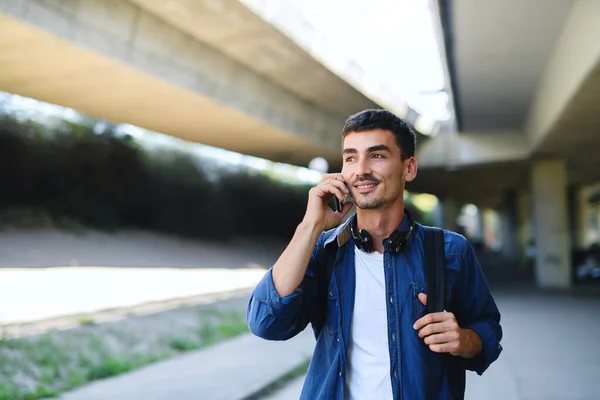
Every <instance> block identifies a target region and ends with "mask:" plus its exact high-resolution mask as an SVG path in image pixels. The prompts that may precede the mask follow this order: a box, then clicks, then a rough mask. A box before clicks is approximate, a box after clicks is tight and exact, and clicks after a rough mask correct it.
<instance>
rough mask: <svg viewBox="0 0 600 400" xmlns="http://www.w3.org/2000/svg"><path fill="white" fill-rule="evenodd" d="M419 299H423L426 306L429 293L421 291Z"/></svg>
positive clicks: (422, 301)
mask: <svg viewBox="0 0 600 400" xmlns="http://www.w3.org/2000/svg"><path fill="white" fill-rule="evenodd" d="M419 300H421V303H423V305H424V306H426V305H427V295H426V294H425V293H419Z"/></svg>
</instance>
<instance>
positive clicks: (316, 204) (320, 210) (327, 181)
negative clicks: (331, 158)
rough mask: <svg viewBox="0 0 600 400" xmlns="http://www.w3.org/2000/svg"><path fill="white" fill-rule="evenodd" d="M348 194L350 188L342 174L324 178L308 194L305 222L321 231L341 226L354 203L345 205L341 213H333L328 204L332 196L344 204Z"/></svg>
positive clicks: (328, 175)
mask: <svg viewBox="0 0 600 400" xmlns="http://www.w3.org/2000/svg"><path fill="white" fill-rule="evenodd" d="M348 194H349V191H348V187H347V186H346V183H345V181H344V178H343V176H342V174H327V175H325V176H323V178H322V179H321V181H320V182H319V184H318V185H316V186H314V187H313V188H311V189H310V191H309V192H308V204H307V206H306V214H305V215H304V221H303V222H304V223H307V224H310V225H312V226H315V227H316V228H317V229H318V230H319V231H325V230H327V229H331V228H333V227H334V226H337V225H339V224H340V223H341V222H342V219H343V218H344V217H345V216H346V214H348V211H350V210H351V209H352V203H350V202H348V203H345V204H344V205H343V206H342V211H341V212H335V211H333V210H332V209H331V208H330V207H329V205H328V203H329V200H330V199H331V196H336V197H337V198H338V199H339V200H340V202H343V201H344V199H346V197H347V196H348Z"/></svg>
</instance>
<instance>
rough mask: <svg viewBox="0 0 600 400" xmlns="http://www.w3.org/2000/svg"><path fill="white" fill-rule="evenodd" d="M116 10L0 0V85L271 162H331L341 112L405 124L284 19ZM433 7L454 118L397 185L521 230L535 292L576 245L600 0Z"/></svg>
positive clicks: (166, 6) (595, 173) (229, 8)
mask: <svg viewBox="0 0 600 400" xmlns="http://www.w3.org/2000/svg"><path fill="white" fill-rule="evenodd" d="M263 3H265V4H266V3H269V2H268V1H266V0H265V1H263ZM116 4H117V3H113V2H109V1H108V0H90V1H85V2H83V1H76V0H21V1H12V0H0V12H1V14H0V27H1V29H2V35H0V65H2V69H1V70H0V90H6V91H9V92H12V93H17V94H21V95H24V96H28V97H33V98H37V99H40V100H44V101H48V102H51V103H55V104H60V105H65V106H68V107H72V108H75V109H77V110H79V111H81V112H84V113H87V114H89V115H91V116H93V117H97V118H105V119H108V120H111V121H114V122H124V123H131V124H134V125H138V126H141V127H144V128H147V129H151V130H154V131H159V132H164V133H167V134H170V135H173V136H177V137H181V138H184V139H187V140H191V141H198V142H202V143H206V144H211V145H214V146H218V147H222V148H226V149H230V150H234V151H238V152H241V153H245V154H251V155H256V156H259V157H265V158H269V159H271V160H274V161H281V162H287V163H292V164H297V165H306V164H307V163H308V161H309V160H310V159H311V158H313V157H315V156H325V157H326V158H327V159H328V160H329V161H330V164H333V165H334V168H335V167H336V163H338V162H339V158H340V157H339V143H340V137H339V131H340V128H341V123H342V121H343V120H344V119H345V118H346V117H347V116H348V115H349V114H352V113H354V112H356V111H359V110H361V109H364V108H370V107H376V106H378V105H382V106H385V107H389V108H392V109H393V110H394V111H397V112H398V113H399V114H400V115H401V116H402V117H405V118H407V119H408V120H409V121H410V122H412V123H415V122H416V121H418V118H419V114H418V113H417V112H416V111H415V110H413V109H411V108H410V107H407V106H406V104H402V103H401V102H398V101H394V99H392V101H390V100H389V98H387V97H386V96H378V95H377V93H374V92H373V91H372V90H367V89H365V87H367V86H368V87H369V88H372V87H373V85H361V82H360V81H356V80H352V79H348V78H347V77H346V76H344V77H340V74H339V71H338V74H336V73H333V72H331V70H330V69H329V68H326V67H325V66H323V65H322V64H321V63H319V62H318V61H316V59H315V58H314V57H313V56H312V54H313V53H311V52H310V49H308V48H306V46H304V47H301V46H300V45H299V44H298V42H299V41H297V40H293V39H292V38H291V37H290V36H287V35H284V34H283V33H282V32H281V31H280V30H278V29H276V28H275V27H274V24H272V23H273V22H274V20H273V18H275V19H277V18H281V15H275V16H273V15H270V18H271V19H269V18H266V17H265V16H263V17H259V16H258V15H257V13H255V12H252V11H251V10H250V9H248V8H247V7H246V6H245V5H244V4H242V3H241V2H239V1H238V0H213V1H209V0H185V1H183V0H180V1H177V2H163V1H153V0H128V1H121V2H118V5H116ZM431 6H432V11H433V13H434V16H435V21H436V28H437V31H438V35H439V41H440V44H441V46H440V48H441V58H442V60H443V62H444V64H445V66H446V75H447V79H446V80H447V83H448V87H447V88H446V90H447V92H448V93H449V95H450V99H451V101H450V108H451V111H452V113H453V118H452V119H451V120H449V121H445V122H442V123H440V129H439V130H440V133H439V134H438V135H437V136H436V137H434V138H433V139H425V140H421V143H420V146H419V150H418V158H419V160H420V169H419V175H418V177H417V180H416V181H415V182H414V183H412V184H411V185H410V186H409V187H408V189H409V190H413V191H421V192H428V193H433V194H436V195H438V196H440V198H442V199H443V200H444V203H443V204H444V214H446V218H445V219H446V220H447V221H453V220H454V219H453V218H452V216H455V215H456V212H457V205H458V204H461V203H475V204H477V205H481V206H491V207H495V208H497V209H499V210H501V211H502V212H503V213H504V215H505V217H506V221H507V222H506V231H507V232H511V233H512V234H511V235H509V236H510V237H511V241H512V243H508V244H507V246H506V253H507V254H508V255H511V256H512V257H516V254H518V252H519V251H523V247H524V244H525V242H526V241H527V240H528V239H529V238H534V239H535V240H536V242H537V244H538V257H537V273H538V274H537V277H538V282H539V283H540V285H542V286H559V287H563V286H568V285H570V283H571V279H570V264H571V258H570V247H571V243H574V244H576V245H578V246H584V245H585V243H583V242H584V241H582V240H580V239H578V238H580V237H582V235H580V234H579V231H580V229H581V226H582V220H583V217H582V215H584V209H585V205H586V204H587V203H586V198H587V197H589V196H591V195H593V192H594V190H596V191H597V189H598V184H594V182H597V181H599V180H600V165H599V164H600V161H599V160H600V158H599V157H598V150H600V135H599V134H598V132H599V130H600V128H599V126H600V125H599V124H598V122H600V121H599V119H600V117H599V116H598V115H600V114H599V113H598V112H597V111H598V105H597V104H600V103H599V101H598V100H600V99H598V97H599V96H600V95H598V93H600V90H599V85H600V78H599V76H600V65H599V64H600V41H598V40H597V38H598V37H600V24H599V23H598V21H599V20H600V2H598V1H595V0H556V1H553V2H547V1H545V0H529V1H527V2H525V3H524V2H521V1H519V0H507V1H503V2H497V1H494V0H432V1H431ZM255 11H256V10H255ZM285 17H286V18H288V19H287V20H286V23H287V24H292V25H294V24H296V25H301V22H302V21H294V20H289V18H290V15H286V16H285ZM291 17H293V15H292V16H291ZM348 68H350V69H351V68H352V65H351V60H350V61H349V66H348ZM359 75H360V74H359ZM347 81H351V84H349V83H347ZM363 83H364V82H363ZM394 107H396V108H397V109H394ZM417 125H418V124H417ZM421 139H424V138H423V137H421ZM594 188H596V189H594ZM569 199H572V200H571V201H569ZM573 199H574V200H573ZM569 221H571V222H572V223H570V222H569ZM449 224H450V225H452V222H449ZM449 227H452V226H449ZM515 232H519V235H517V234H515ZM517 238H519V239H520V240H517ZM548 271H549V272H548Z"/></svg>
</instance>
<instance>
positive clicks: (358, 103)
mask: <svg viewBox="0 0 600 400" xmlns="http://www.w3.org/2000/svg"><path fill="white" fill-rule="evenodd" d="M0 30H1V34H0V65H1V67H0V90H4V91H8V92H11V93H15V94H19V95H23V96H27V97H31V98H35V99H39V100H42V101H46V102H50V103H54V104H58V105H63V106H67V107H71V108H74V109H76V110H78V111H80V112H83V113H86V114H88V115H90V116H92V117H96V118H99V119H107V120H110V121H112V122H116V123H129V124H133V125H137V126H140V127H143V128H146V129H150V130H153V131H158V132H162V133H166V134H169V135H173V136H176V137H180V138H183V139H186V140H190V141H195V142H201V143H204V144H209V145H213V146H217V147H221V148H225V149H229V150H232V151H237V152H241V153H245V154H250V155H254V156H258V157H264V158H268V159H271V160H274V161H280V162H286V163H291V164H297V165H303V166H306V165H307V164H308V162H309V161H310V160H311V159H312V158H313V157H316V156H323V157H325V158H327V159H328V160H329V161H330V163H337V162H339V158H340V157H339V149H340V136H339V133H340V130H341V126H342V123H343V121H344V120H345V118H347V116H348V115H350V114H352V113H354V112H357V111H359V110H362V109H364V108H371V107H377V106H378V104H377V103H376V102H375V101H373V100H372V99H371V98H370V97H372V96H370V97H367V96H365V94H363V93H362V92H361V91H359V90H357V89H356V88H355V87H354V86H352V85H350V84H348V83H346V81H344V80H343V79H342V78H340V77H339V76H337V75H336V74H334V73H332V72H331V71H330V70H328V69H327V68H325V67H324V66H323V65H321V64H320V63H319V62H317V61H316V60H315V59H314V58H313V57H312V56H311V55H310V54H309V52H308V51H307V50H306V49H304V48H301V47H300V46H299V45H298V44H296V43H295V42H294V41H293V40H291V39H290V38H289V37H288V36H285V35H284V34H282V33H281V32H280V31H278V30H277V29H275V28H274V27H273V26H272V25H271V24H269V23H268V22H266V21H265V20H263V19H262V18H260V17H259V16H258V15H257V14H255V13H254V12H252V11H251V10H250V9H248V8H247V7H246V6H245V5H244V4H242V3H241V2H239V1H238V0H213V1H209V0H185V1H183V0H181V1H170V2H167V1H154V0H127V1H119V2H113V1H110V0H86V1H78V0H21V1H14V0H0ZM404 114H406V115H409V116H411V118H415V117H416V116H418V113H416V112H414V110H411V109H404Z"/></svg>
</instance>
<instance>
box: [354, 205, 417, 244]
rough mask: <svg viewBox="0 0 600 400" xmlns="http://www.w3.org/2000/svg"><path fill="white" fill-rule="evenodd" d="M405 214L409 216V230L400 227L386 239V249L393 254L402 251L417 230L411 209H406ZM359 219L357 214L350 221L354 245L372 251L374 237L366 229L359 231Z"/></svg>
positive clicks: (384, 242)
mask: <svg viewBox="0 0 600 400" xmlns="http://www.w3.org/2000/svg"><path fill="white" fill-rule="evenodd" d="M404 214H405V215H406V217H407V218H408V222H409V226H410V227H409V228H408V231H401V230H400V229H396V230H395V231H394V232H392V233H391V234H390V236H389V237H387V238H386V239H384V241H383V247H384V249H385V250H386V251H388V252H390V253H391V254H398V253H400V252H402V251H403V250H404V249H405V248H406V245H407V243H408V241H409V240H410V238H411V236H412V234H413V232H414V230H415V221H414V220H413V219H412V216H411V215H410V211H408V210H407V209H404ZM357 230H358V227H357V221H356V214H355V215H354V216H352V221H351V222H350V232H351V233H352V238H353V239H354V245H355V246H356V247H358V249H360V250H362V251H364V252H365V253H372V252H373V251H374V249H373V239H372V238H371V235H370V234H369V232H367V231H366V230H365V229H361V230H359V231H358V232H357Z"/></svg>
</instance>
